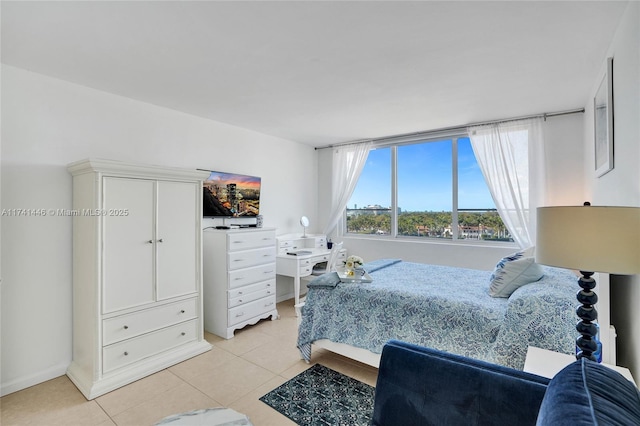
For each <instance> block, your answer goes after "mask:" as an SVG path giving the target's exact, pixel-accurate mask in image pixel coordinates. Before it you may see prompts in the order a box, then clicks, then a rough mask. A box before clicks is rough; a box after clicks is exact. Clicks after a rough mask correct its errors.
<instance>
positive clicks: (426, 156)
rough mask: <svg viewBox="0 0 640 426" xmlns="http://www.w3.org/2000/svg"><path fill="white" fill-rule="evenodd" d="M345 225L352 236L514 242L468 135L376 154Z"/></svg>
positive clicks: (369, 161)
mask: <svg viewBox="0 0 640 426" xmlns="http://www.w3.org/2000/svg"><path fill="white" fill-rule="evenodd" d="M346 222H347V225H346V229H347V232H348V233H357V234H374V235H390V236H394V237H414V238H425V239H444V240H484V241H513V240H512V239H511V236H510V235H509V233H508V231H507V229H506V227H505V226H504V224H503V223H502V220H501V219H500V216H499V214H498V212H497V210H496V207H495V204H494V202H493V199H492V198H491V194H490V192H489V189H488V187H487V185H486V183H485V181H484V177H483V176H482V172H481V171H480V167H479V166H478V163H477V161H476V158H475V156H474V154H473V149H472V148H471V142H470V140H469V138H468V137H466V136H459V137H454V138H446V139H439V140H428V141H420V142H413V143H404V144H398V145H392V146H387V147H382V148H377V149H375V150H372V151H371V152H370V153H369V157H368V158H367V163H366V164H365V166H364V169H363V171H362V174H361V176H360V179H359V180H358V184H357V186H356V189H355V190H354V192H353V194H352V196H351V200H350V201H349V203H348V205H347V211H346ZM454 223H455V224H457V226H453V224H454Z"/></svg>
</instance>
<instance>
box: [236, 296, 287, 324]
mask: <svg viewBox="0 0 640 426" xmlns="http://www.w3.org/2000/svg"><path fill="white" fill-rule="evenodd" d="M275 308H276V296H275V294H274V295H273V296H268V297H265V298H263V299H259V300H256V301H254V302H249V303H245V304H244V305H242V306H238V307H236V308H231V309H229V317H228V321H229V326H232V325H235V324H238V323H240V322H242V321H246V320H249V319H251V318H253V317H255V316H258V315H260V314H263V313H265V312H269V311H272V310H274V309H275Z"/></svg>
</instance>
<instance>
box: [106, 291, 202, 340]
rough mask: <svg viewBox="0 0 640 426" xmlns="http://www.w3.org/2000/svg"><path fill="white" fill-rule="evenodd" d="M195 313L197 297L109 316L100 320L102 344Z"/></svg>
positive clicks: (131, 335) (162, 325)
mask: <svg viewBox="0 0 640 426" xmlns="http://www.w3.org/2000/svg"><path fill="white" fill-rule="evenodd" d="M197 315H198V299H197V298H193V299H188V300H182V301H180V302H176V303H170V304H167V305H162V306H158V307H155V308H150V309H145V310H143V311H139V312H134V313H132V314H127V315H120V316H118V317H113V318H109V319H106V320H104V321H102V341H103V345H105V346H106V345H110V344H112V343H115V342H119V341H122V340H125V339H130V338H132V337H135V336H139V335H141V334H145V333H148V332H150V331H153V330H157V329H159V328H162V327H166V326H169V325H172V324H176V323H179V322H183V321H186V320H190V319H193V318H196V317H197Z"/></svg>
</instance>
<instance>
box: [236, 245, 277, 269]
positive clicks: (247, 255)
mask: <svg viewBox="0 0 640 426" xmlns="http://www.w3.org/2000/svg"><path fill="white" fill-rule="evenodd" d="M275 261H276V248H275V247H273V246H272V247H264V248H259V249H253V250H244V251H237V252H230V253H227V265H229V270H230V271H233V270H236V269H241V268H247V267H250V266H257V265H263V264H265V263H274V262H275Z"/></svg>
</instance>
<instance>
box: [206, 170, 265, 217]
mask: <svg viewBox="0 0 640 426" xmlns="http://www.w3.org/2000/svg"><path fill="white" fill-rule="evenodd" d="M202 191H203V197H204V198H203V203H202V206H203V209H202V210H203V212H202V215H203V216H204V217H255V216H257V215H258V214H259V212H260V178H259V177H255V176H246V175H238V174H233V173H222V172H211V174H210V175H209V177H208V178H207V180H205V181H204V182H203V188H202Z"/></svg>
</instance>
